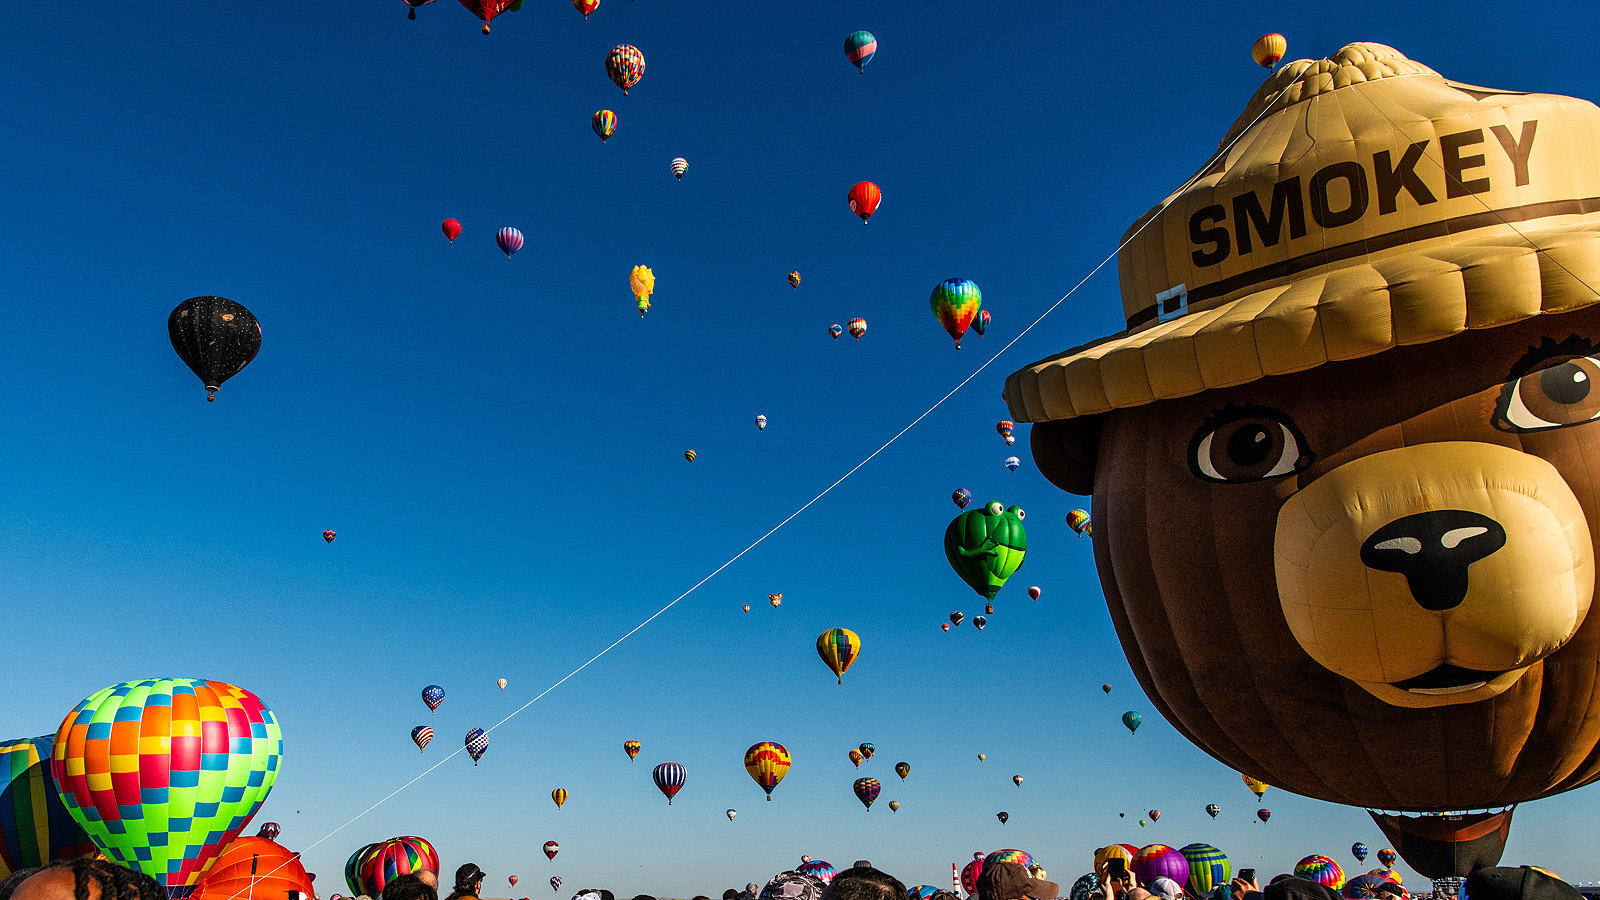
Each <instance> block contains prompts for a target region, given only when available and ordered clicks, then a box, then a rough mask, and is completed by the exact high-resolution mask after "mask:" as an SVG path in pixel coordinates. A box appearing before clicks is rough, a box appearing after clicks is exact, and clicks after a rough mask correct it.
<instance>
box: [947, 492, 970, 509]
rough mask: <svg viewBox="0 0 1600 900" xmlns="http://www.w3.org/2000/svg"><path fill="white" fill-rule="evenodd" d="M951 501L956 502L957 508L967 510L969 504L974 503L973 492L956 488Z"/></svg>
mask: <svg viewBox="0 0 1600 900" xmlns="http://www.w3.org/2000/svg"><path fill="white" fill-rule="evenodd" d="M950 499H951V500H953V501H955V504H956V506H957V507H959V508H961V509H966V508H967V504H968V503H971V502H972V492H971V491H969V490H967V489H966V488H956V489H955V490H954V491H951V492H950Z"/></svg>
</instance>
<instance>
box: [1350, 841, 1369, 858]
mask: <svg viewBox="0 0 1600 900" xmlns="http://www.w3.org/2000/svg"><path fill="white" fill-rule="evenodd" d="M1350 855H1351V856H1354V857H1355V858H1356V862H1366V861H1367V845H1366V844H1363V843H1361V842H1360V841H1356V842H1355V843H1354V844H1351V845H1350Z"/></svg>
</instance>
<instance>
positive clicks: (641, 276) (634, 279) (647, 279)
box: [628, 266, 656, 316]
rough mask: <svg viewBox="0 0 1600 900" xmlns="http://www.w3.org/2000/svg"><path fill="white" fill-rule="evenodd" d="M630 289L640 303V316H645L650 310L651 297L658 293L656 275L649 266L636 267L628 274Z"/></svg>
mask: <svg viewBox="0 0 1600 900" xmlns="http://www.w3.org/2000/svg"><path fill="white" fill-rule="evenodd" d="M628 287H629V288H631V289H632V290H633V296H634V299H635V300H638V301H639V315H641V316H642V315H644V313H645V310H647V309H649V308H650V296H651V295H652V294H654V293H655V292H656V273H654V272H652V271H650V267H649V266H634V267H633V271H631V272H629V273H628Z"/></svg>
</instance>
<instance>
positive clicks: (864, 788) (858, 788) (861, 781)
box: [854, 778, 881, 812]
mask: <svg viewBox="0 0 1600 900" xmlns="http://www.w3.org/2000/svg"><path fill="white" fill-rule="evenodd" d="M854 788H855V792H856V799H857V800H860V801H861V805H862V806H865V807H866V808H867V811H868V812H871V811H872V801H874V800H876V799H878V791H879V790H880V789H881V788H880V787H879V786H878V779H876V778H857V779H856V783H855V785H854Z"/></svg>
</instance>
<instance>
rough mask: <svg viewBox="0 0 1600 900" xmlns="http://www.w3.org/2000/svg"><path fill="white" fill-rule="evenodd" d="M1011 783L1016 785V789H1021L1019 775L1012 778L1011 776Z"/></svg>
mask: <svg viewBox="0 0 1600 900" xmlns="http://www.w3.org/2000/svg"><path fill="white" fill-rule="evenodd" d="M1011 783H1012V784H1014V785H1016V786H1017V787H1022V776H1021V775H1013V776H1011Z"/></svg>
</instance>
